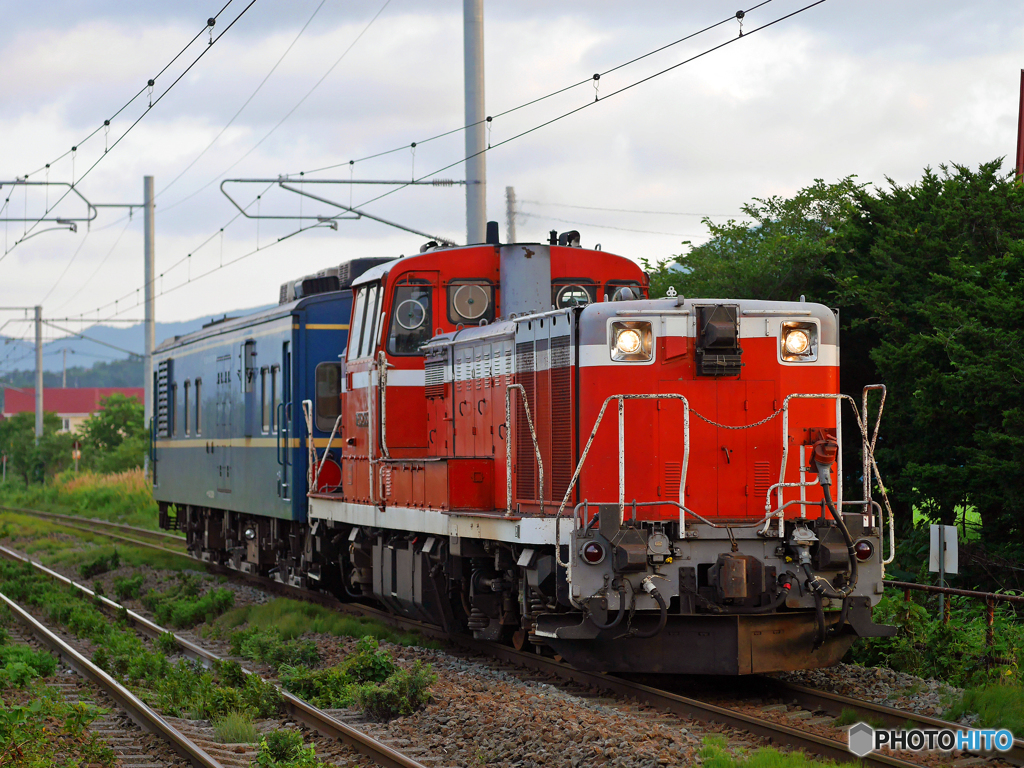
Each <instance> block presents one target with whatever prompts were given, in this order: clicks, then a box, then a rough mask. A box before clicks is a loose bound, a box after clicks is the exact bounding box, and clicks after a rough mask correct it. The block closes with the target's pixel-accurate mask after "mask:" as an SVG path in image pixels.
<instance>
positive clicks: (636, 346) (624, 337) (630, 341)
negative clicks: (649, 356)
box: [615, 328, 640, 355]
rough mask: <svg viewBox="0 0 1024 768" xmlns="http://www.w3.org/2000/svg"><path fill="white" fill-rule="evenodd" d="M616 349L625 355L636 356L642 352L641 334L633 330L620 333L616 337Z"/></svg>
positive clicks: (628, 329)
mask: <svg viewBox="0 0 1024 768" xmlns="http://www.w3.org/2000/svg"><path fill="white" fill-rule="evenodd" d="M615 348H616V349H617V350H619V352H621V353H622V354H624V355H635V354H636V353H637V352H639V351H640V334H639V333H638V332H637V331H634V330H633V329H632V328H627V329H625V330H623V331H619V334H618V335H617V336H616V337H615Z"/></svg>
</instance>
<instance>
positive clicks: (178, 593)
mask: <svg viewBox="0 0 1024 768" xmlns="http://www.w3.org/2000/svg"><path fill="white" fill-rule="evenodd" d="M201 588H202V587H201V585H200V583H199V581H198V579H196V578H195V577H194V576H192V575H191V574H187V573H186V574H181V575H180V582H179V583H178V584H175V585H174V586H173V587H171V588H170V589H169V590H167V591H166V592H157V591H156V590H155V589H151V590H149V592H147V593H146V594H145V595H144V596H143V597H142V604H143V605H144V606H146V607H147V608H148V609H149V610H151V611H152V612H153V615H154V616H155V617H156V620H157V621H158V622H159V623H161V624H170V625H171V626H172V627H194V626H195V625H196V624H199V623H201V622H204V621H212V620H213V619H215V618H217V617H218V616H220V615H221V614H222V613H224V611H226V610H228V609H229V608H230V607H231V606H232V605H234V602H235V593H234V592H232V591H231V590H230V589H224V588H219V589H213V590H210V591H209V592H207V593H205V594H200V590H201Z"/></svg>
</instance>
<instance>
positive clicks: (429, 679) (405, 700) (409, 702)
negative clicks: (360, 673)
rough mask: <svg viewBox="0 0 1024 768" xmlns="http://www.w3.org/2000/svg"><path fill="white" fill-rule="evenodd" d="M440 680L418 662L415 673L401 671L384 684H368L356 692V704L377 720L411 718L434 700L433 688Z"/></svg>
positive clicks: (361, 686) (413, 669)
mask: <svg viewBox="0 0 1024 768" xmlns="http://www.w3.org/2000/svg"><path fill="white" fill-rule="evenodd" d="M436 680H437V675H435V674H434V673H433V672H432V671H431V669H430V667H429V666H427V667H424V666H423V664H422V663H421V662H419V661H417V662H416V663H415V664H414V665H413V668H412V669H411V670H406V669H399V670H398V671H396V672H395V673H393V674H392V675H391V676H390V677H389V678H388V679H387V680H385V681H384V682H383V683H379V684H378V683H365V684H363V685H360V686H359V687H357V688H356V689H355V699H356V703H357V704H358V705H359V706H360V707H361V708H362V710H363V711H364V712H365V713H366V714H367V715H369V716H370V717H372V718H373V719H375V720H381V721H386V720H391V719H393V718H396V717H401V716H403V715H411V714H412V713H413V712H415V711H416V710H417V709H419V708H420V707H422V706H423V705H425V704H426V703H427V702H429V701H430V686H431V685H433V684H434V681H436Z"/></svg>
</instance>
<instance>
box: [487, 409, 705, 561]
mask: <svg viewBox="0 0 1024 768" xmlns="http://www.w3.org/2000/svg"><path fill="white" fill-rule="evenodd" d="M612 400H618V401H619V517H620V518H621V517H622V515H623V514H624V511H625V506H626V505H625V466H626V464H625V451H626V444H625V419H624V416H623V412H624V402H625V401H626V400H679V401H681V402H682V404H683V444H684V446H685V447H684V448H683V469H682V474H681V475H680V478H679V504H678V506H679V508H680V511H679V536H680V538H686V512H685V511H684V510H685V509H686V504H685V502H686V470H687V467H688V465H689V462H690V401H689V400H687V399H686V397H685V396H683V395H678V394H675V393H666V394H648V395H609V396H608V397H607V398H606V399H605V401H604V403H602V404H601V410H600V412H599V413H598V414H597V419H596V420H595V421H594V428H593V429H592V430H591V431H590V437H589V438H587V445H586V447H585V448H584V449H583V453H582V454H581V455H580V460H579V462H578V463H577V464H576V471H575V472H573V475H572V480H570V481H569V487H568V488H566V489H565V496H564V497H562V503H561V504H560V505H559V507H558V512H556V513H555V541H556V542H560V541H561V540H562V538H561V531H560V523H561V520H562V512H563V511H564V510H565V505H566V504H568V503H569V496H570V495H571V494H572V489H573V488H574V487H575V486H576V481H577V480H579V477H580V472H581V471H582V470H583V463H584V462H585V461H586V460H587V454H588V453H589V452H590V446H591V445H592V444H593V443H594V437H596V436H597V429H598V427H600V426H601V420H602V419H604V412H605V410H606V409H607V408H608V403H610V402H611V401H612ZM506 450H510V449H508V446H507V445H506ZM510 482H511V481H510ZM509 488H510V489H511V485H510V486H509ZM510 492H511V491H510ZM510 506H511V504H510ZM555 559H556V561H557V562H558V564H559V565H560V566H562V567H563V568H565V569H566V571H567V572H568V570H569V562H568V561H566V562H562V555H561V548H560V547H557V548H556V549H555Z"/></svg>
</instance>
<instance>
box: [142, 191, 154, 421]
mask: <svg viewBox="0 0 1024 768" xmlns="http://www.w3.org/2000/svg"><path fill="white" fill-rule="evenodd" d="M142 201H143V207H144V208H145V219H144V226H143V233H144V234H143V240H144V241H145V260H146V267H145V281H146V312H145V318H146V320H145V327H144V328H143V331H144V333H145V345H144V349H145V361H144V362H143V365H142V391H143V398H144V400H145V402H144V403H143V404H142V411H143V414H144V418H145V422H146V427H147V428H149V422H150V419H152V418H153V347H155V346H156V328H155V325H154V321H153V314H154V312H153V293H154V288H155V283H154V281H155V279H156V269H155V267H154V261H155V258H156V257H155V255H154V254H155V251H156V233H155V232H154V230H153V215H154V213H155V209H156V206H155V204H154V203H153V177H152V176H145V177H143V179H142Z"/></svg>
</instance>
